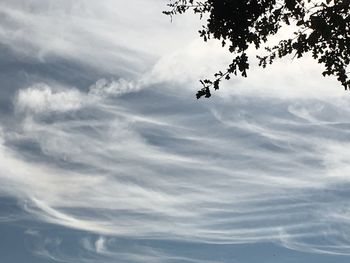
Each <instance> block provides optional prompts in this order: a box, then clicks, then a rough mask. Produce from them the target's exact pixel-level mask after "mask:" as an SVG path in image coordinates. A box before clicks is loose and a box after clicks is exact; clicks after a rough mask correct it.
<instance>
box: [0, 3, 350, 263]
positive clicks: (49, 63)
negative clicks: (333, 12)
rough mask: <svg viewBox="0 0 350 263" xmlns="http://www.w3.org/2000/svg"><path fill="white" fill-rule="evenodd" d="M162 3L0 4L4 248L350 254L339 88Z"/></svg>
mask: <svg viewBox="0 0 350 263" xmlns="http://www.w3.org/2000/svg"><path fill="white" fill-rule="evenodd" d="M166 4H167V1H165V0H137V1H136V0H131V1H121V0H101V1H95V0H74V1H72V0H61V1H57V0H45V1H40V0H2V1H1V2H0V69H1V70H0V180H1V183H0V262H4V263H44V262H50V263H51V262H52V263H53V262H67V263H70V262H71V263H100V262H101V263H108V262H121V263H124V262H125V263H143V262H147V263H163V262H165V263H197V262H198V263H199V262H201V263H202V262H204V263H226V262H227V263H241V262H243V263H258V262H259V263H264V262H266V263H268V262H269V263H270V262H271V263H273V262H279V263H294V262H298V263H303V262H321V263H322V262H332V263H343V262H344V263H345V262H349V259H350V202H349V201H350V191H349V187H350V176H349V173H350V164H349V161H348V160H349V158H350V150H349V149H350V147H349V146H350V133H349V129H350V114H349V113H350V97H349V96H350V95H349V94H348V93H347V92H345V91H344V89H343V87H341V86H340V84H339V83H338V82H337V81H336V80H335V79H334V78H331V77H328V78H324V77H322V76H321V72H322V66H320V65H317V64H316V63H315V62H313V61H312V59H311V58H310V57H305V58H303V59H300V60H296V59H290V58H287V59H284V60H281V61H278V62H276V63H275V64H274V65H272V66H270V67H268V68H266V69H264V70H262V69H260V68H259V67H257V65H256V63H254V61H252V64H251V69H250V71H249V72H248V78H247V79H245V78H240V77H237V78H233V79H232V80H230V81H226V82H224V83H223V84H222V86H221V89H220V90H219V91H216V92H214V93H213V94H212V95H213V96H212V97H211V98H210V99H209V100H208V99H201V100H196V98H195V93H196V91H197V90H198V89H199V88H200V84H199V82H198V80H199V79H200V78H205V77H210V76H212V75H213V74H214V73H215V72H217V71H218V70H220V69H224V68H225V65H227V63H228V62H229V61H230V59H231V57H230V54H228V53H227V52H226V51H225V50H224V49H222V48H220V45H218V43H216V42H215V41H212V42H208V43H204V42H203V41H202V40H201V39H200V38H199V36H198V29H200V27H201V24H202V23H203V21H200V20H199V19H198V17H196V16H194V15H192V14H188V15H182V16H176V17H173V21H172V22H171V20H170V18H169V17H166V16H165V15H163V14H162V10H164V9H166ZM250 52H252V54H254V51H250Z"/></svg>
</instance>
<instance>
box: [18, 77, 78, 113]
mask: <svg viewBox="0 0 350 263" xmlns="http://www.w3.org/2000/svg"><path fill="white" fill-rule="evenodd" d="M84 100H85V98H84V96H83V95H82V94H81V93H80V92H79V91H78V90H76V89H65V90H54V89H53V88H51V87H50V86H48V85H46V84H42V83H39V84H36V85H34V86H31V87H29V88H27V89H22V90H20V91H19V92H18V95H17V98H16V102H15V104H16V108H17V109H18V110H19V111H31V112H34V113H45V112H52V111H54V112H66V111H74V110H78V109H80V108H81V107H82V106H83V105H84V103H85V102H84Z"/></svg>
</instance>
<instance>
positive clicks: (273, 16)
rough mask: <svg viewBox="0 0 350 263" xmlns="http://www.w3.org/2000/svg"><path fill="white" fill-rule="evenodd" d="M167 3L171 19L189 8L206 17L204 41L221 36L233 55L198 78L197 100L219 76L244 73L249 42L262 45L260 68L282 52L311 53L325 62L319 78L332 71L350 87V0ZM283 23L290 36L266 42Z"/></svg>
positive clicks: (202, 31) (184, 0)
mask: <svg viewBox="0 0 350 263" xmlns="http://www.w3.org/2000/svg"><path fill="white" fill-rule="evenodd" d="M168 7H169V11H164V13H165V14H166V15H170V16H171V17H172V16H173V15H175V14H182V13H184V12H186V11H188V10H193V12H194V13H195V14H199V15H200V18H203V17H206V18H207V19H206V24H205V25H203V27H202V29H200V30H199V35H200V36H201V37H202V38H203V39H204V41H208V40H209V39H212V38H213V39H217V40H220V42H221V43H222V46H223V47H227V48H228V50H229V51H230V52H231V53H233V54H235V55H234V58H233V60H232V62H231V63H230V64H229V65H228V67H227V69H226V70H225V71H224V72H222V71H219V72H218V73H216V74H215V75H214V79H212V80H209V79H205V80H201V84H202V85H203V88H202V89H201V90H199V91H198V93H197V98H200V97H202V96H204V97H207V98H209V97H210V96H211V93H210V91H211V89H212V88H214V89H215V90H216V89H219V84H220V82H221V80H223V79H230V76H231V75H232V74H234V75H237V74H240V75H242V76H244V77H246V76H247V70H248V69H249V57H248V54H247V50H248V48H249V47H251V46H253V47H255V48H256V49H257V50H262V47H263V46H264V48H263V50H264V55H261V56H257V58H258V61H259V66H262V67H266V66H267V65H268V64H272V63H273V62H274V61H275V59H277V58H282V57H285V56H287V55H292V56H293V57H296V58H300V57H302V56H303V55H304V54H306V53H311V54H312V57H313V58H314V59H316V60H317V61H318V62H319V63H321V64H323V65H324V66H325V70H324V71H323V73H322V74H323V75H324V76H326V75H334V76H336V77H337V80H338V81H339V82H340V83H341V85H343V86H344V88H345V89H349V88H350V80H349V72H348V71H347V68H348V66H349V63H350V0H324V1H316V0H205V1H194V0H178V1H171V2H170V3H169V4H168ZM287 26H290V27H292V28H293V29H295V30H294V34H293V35H292V36H291V37H289V38H284V39H280V40H279V42H278V44H277V45H274V46H270V47H269V46H266V44H268V43H267V42H268V40H269V39H270V37H271V36H274V35H276V34H277V33H278V32H279V30H280V29H281V28H282V27H287Z"/></svg>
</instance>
